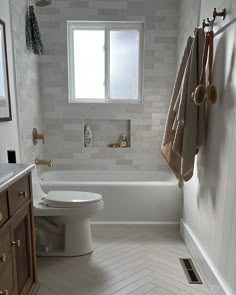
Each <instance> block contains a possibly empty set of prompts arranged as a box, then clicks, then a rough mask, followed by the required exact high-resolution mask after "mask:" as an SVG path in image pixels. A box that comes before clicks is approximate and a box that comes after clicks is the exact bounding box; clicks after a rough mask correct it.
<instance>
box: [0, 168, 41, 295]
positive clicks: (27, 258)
mask: <svg viewBox="0 0 236 295" xmlns="http://www.w3.org/2000/svg"><path fill="white" fill-rule="evenodd" d="M32 168H33V166H32V165H23V164H16V165H15V164H9V166H8V165H7V164H0V295H28V294H30V295H34V294H36V293H37V291H38V288H39V285H38V282H37V274H36V255H35V229H34V219H33V207H32V185H31V172H30V171H31V169H32ZM4 169H5V170H4ZM4 174H6V176H5V179H4ZM1 177H2V178H1ZM1 179H2V182H1Z"/></svg>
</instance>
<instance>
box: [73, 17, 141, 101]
mask: <svg viewBox="0 0 236 295" xmlns="http://www.w3.org/2000/svg"><path fill="white" fill-rule="evenodd" d="M142 56H143V24H142V23H134V22H112V23H111V22H74V21H69V22H68V86H69V102H94V101H95V102H124V101H128V102H137V101H138V102H139V101H141V97H142V67H143V65H142Z"/></svg>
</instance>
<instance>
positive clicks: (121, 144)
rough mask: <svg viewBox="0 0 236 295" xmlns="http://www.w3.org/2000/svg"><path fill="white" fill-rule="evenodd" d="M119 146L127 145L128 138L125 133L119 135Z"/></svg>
mask: <svg viewBox="0 0 236 295" xmlns="http://www.w3.org/2000/svg"><path fill="white" fill-rule="evenodd" d="M120 147H122V148H126V147H128V139H127V136H126V135H125V134H122V135H121V140H120Z"/></svg>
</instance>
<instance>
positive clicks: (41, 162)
mask: <svg viewBox="0 0 236 295" xmlns="http://www.w3.org/2000/svg"><path fill="white" fill-rule="evenodd" d="M35 164H36V165H37V166H39V165H40V166H41V165H42V166H48V167H53V163H52V160H42V159H38V158H35Z"/></svg>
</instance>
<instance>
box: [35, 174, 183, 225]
mask: <svg viewBox="0 0 236 295" xmlns="http://www.w3.org/2000/svg"><path fill="white" fill-rule="evenodd" d="M40 179H41V186H42V188H43V190H44V191H45V192H46V193H47V192H49V191H52V190H74V191H87V192H96V193H99V194H101V195H102V196H103V200H104V211H103V212H102V213H101V214H100V215H99V216H97V217H96V218H95V220H94V221H96V222H98V223H134V224H135V223H144V224H147V223H151V224H155V223H156V224H177V223H179V221H180V218H181V216H182V205H183V199H182V191H181V190H180V189H179V188H178V185H177V181H176V178H175V177H174V176H173V175H172V174H170V173H167V172H153V171H74V170H66V171H65V170H61V171H56V170H51V171H46V172H42V173H41V174H40Z"/></svg>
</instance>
